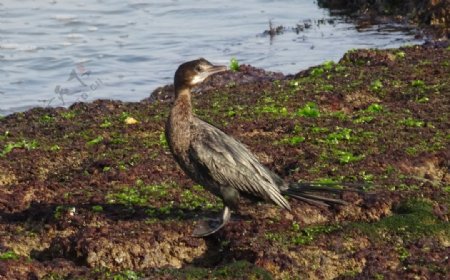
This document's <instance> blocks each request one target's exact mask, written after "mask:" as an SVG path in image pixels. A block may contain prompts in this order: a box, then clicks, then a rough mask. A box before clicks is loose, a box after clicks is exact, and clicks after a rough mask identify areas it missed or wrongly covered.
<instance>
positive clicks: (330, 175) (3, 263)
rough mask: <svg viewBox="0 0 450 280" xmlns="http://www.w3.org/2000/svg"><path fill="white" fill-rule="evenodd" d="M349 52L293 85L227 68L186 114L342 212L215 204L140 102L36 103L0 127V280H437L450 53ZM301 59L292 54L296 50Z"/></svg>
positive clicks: (162, 108)
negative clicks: (229, 209) (357, 189)
mask: <svg viewBox="0 0 450 280" xmlns="http://www.w3.org/2000/svg"><path fill="white" fill-rule="evenodd" d="M439 45H440V46H439V47H436V46H434V45H433V44H428V45H427V46H411V47H405V48H400V49H391V50H383V51H375V50H355V51H350V52H348V53H347V54H346V55H345V56H344V57H343V58H342V60H341V61H340V62H339V63H338V64H334V63H331V62H329V63H324V64H322V65H320V66H317V67H313V68H311V69H308V70H307V71H303V72H300V73H298V74H297V75H293V76H283V75H282V74H279V73H268V72H265V71H263V70H261V69H255V68H253V67H251V66H245V65H241V66H240V69H239V71H238V72H231V71H229V72H227V73H224V74H223V75H220V76H215V77H212V78H211V79H210V80H209V81H208V82H207V83H205V84H204V85H203V86H202V87H201V88H200V89H199V90H198V91H197V93H196V94H195V96H194V106H195V113H196V114H197V115H198V116H200V117H201V118H203V119H205V120H207V121H209V122H211V123H213V124H215V125H217V126H218V127H221V128H223V129H224V130H225V131H226V132H227V133H229V134H231V135H233V136H235V137H236V138H238V139H240V140H241V141H242V142H244V143H245V144H246V145H247V146H248V147H249V148H250V149H251V150H252V151H253V152H254V153H256V155H257V156H258V158H259V159H260V160H261V161H262V162H263V163H264V164H265V165H267V166H268V167H269V168H271V169H272V170H274V171H275V172H277V173H278V174H280V175H281V176H283V177H284V178H286V179H287V180H290V181H298V180H306V181H319V182H330V181H337V182H340V181H346V182H358V183H363V184H364V193H363V194H355V193H352V192H346V193H344V195H343V199H345V200H346V201H348V202H349V204H348V205H346V206H340V207H335V208H330V209H321V208H317V207H314V206H311V205H308V204H305V203H302V202H297V201H293V200H291V204H292V208H293V210H292V212H287V211H285V210H281V209H279V208H277V207H275V206H273V205H268V204H258V205H253V204H249V203H244V205H243V206H242V208H241V210H240V212H239V213H238V214H236V215H235V216H234V219H233V221H232V222H231V223H230V224H229V225H228V226H226V227H225V228H224V229H223V230H221V231H220V232H218V233H217V234H215V235H213V236H211V237H208V238H193V237H191V235H190V234H191V231H192V229H193V227H194V226H195V223H196V222H197V221H199V220H200V219H201V218H202V217H205V216H210V217H212V216H215V215H218V214H219V212H220V209H221V204H220V201H217V200H216V199H214V197H212V196H211V195H210V194H209V193H207V192H206V191H204V190H203V189H202V187H201V186H198V185H195V183H193V182H192V181H191V180H189V179H188V178H187V177H186V176H185V175H184V174H183V173H182V172H181V170H180V169H179V168H178V167H177V165H176V164H175V162H174V161H173V159H172V158H171V155H170V153H169V151H168V149H167V144H166V141H165V139H164V136H163V135H164V134H163V127H164V122H165V119H166V117H167V114H168V110H169V107H170V100H171V95H170V93H171V90H170V87H164V88H160V89H158V90H157V91H156V93H155V96H154V98H153V101H152V102H150V100H147V101H145V102H140V103H125V102H119V101H102V100H100V101H96V102H93V103H88V104H86V103H78V104H75V105H73V106H71V107H70V108H69V109H64V108H56V109H50V108H46V109H43V108H36V109H32V110H30V111H27V112H24V113H16V114H13V115H9V116H7V117H3V118H2V119H1V120H0V153H1V155H0V279H138V278H145V277H147V279H205V278H210V279H271V278H275V279H332V278H336V279H445V277H446V275H447V276H448V274H449V273H450V271H449V270H450V259H449V255H450V248H449V246H450V225H449V221H448V220H449V217H450V214H449V208H450V175H449V153H450V152H449V151H450V149H449V146H450V145H449V143H450V130H449V128H450V125H449V112H450V110H449V108H450V84H449V81H450V48H449V47H445V46H444V47H442V44H439ZM299 55H300V54H299Z"/></svg>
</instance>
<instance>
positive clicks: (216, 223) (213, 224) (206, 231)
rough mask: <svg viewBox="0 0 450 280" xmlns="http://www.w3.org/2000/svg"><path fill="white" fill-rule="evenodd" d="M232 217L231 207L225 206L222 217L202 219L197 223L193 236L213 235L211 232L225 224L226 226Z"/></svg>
mask: <svg viewBox="0 0 450 280" xmlns="http://www.w3.org/2000/svg"><path fill="white" fill-rule="evenodd" d="M230 217H231V211H230V208H228V207H227V206H225V208H224V209H223V213H222V218H221V219H207V220H203V221H200V222H199V223H198V224H197V227H196V228H195V229H194V231H193V232H192V236H194V237H204V236H208V235H211V234H213V233H215V232H217V231H218V230H219V229H221V228H222V227H223V226H225V225H226V224H227V223H228V222H229V221H230Z"/></svg>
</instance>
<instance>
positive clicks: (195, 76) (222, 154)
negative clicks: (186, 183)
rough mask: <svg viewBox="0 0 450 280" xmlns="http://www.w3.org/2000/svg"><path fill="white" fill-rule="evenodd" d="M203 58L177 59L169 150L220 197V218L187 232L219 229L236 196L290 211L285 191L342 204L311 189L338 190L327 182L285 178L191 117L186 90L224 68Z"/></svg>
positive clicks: (234, 205)
mask: <svg viewBox="0 0 450 280" xmlns="http://www.w3.org/2000/svg"><path fill="white" fill-rule="evenodd" d="M227 69H228V68H227V67H226V66H222V65H213V64H212V63H211V62H209V61H207V60H206V59H204V58H199V59H196V60H192V61H188V62H185V63H183V64H181V65H180V66H179V67H178V69H177V70H176V72H175V76H174V91H175V99H174V102H173V104H172V106H171V109H170V113H169V117H168V119H167V122H166V128H165V136H166V139H167V143H168V145H169V149H170V151H171V153H172V155H173V157H174V159H175V161H176V162H177V163H178V165H179V166H180V167H181V169H182V170H183V171H184V172H185V173H186V174H187V175H188V176H189V177H190V178H191V179H193V180H194V181H195V182H197V183H198V184H200V185H202V186H203V187H204V188H205V189H206V190H208V191H209V192H211V193H212V194H214V195H215V196H217V197H219V198H220V199H222V201H223V205H224V208H223V211H222V214H221V217H220V219H216V220H214V219H211V220H209V221H207V220H205V221H203V222H200V223H198V225H197V227H196V228H195V229H194V231H193V233H192V235H193V236H195V237H204V236H208V235H211V234H213V233H215V232H217V231H218V230H220V229H221V228H223V227H224V226H225V225H226V224H227V223H228V222H229V221H230V218H231V213H232V211H235V210H238V206H239V203H240V198H241V197H252V198H253V199H256V200H262V201H266V202H271V203H273V204H276V205H278V206H279V207H281V208H283V209H286V210H288V211H290V210H291V206H290V204H289V202H288V200H287V199H286V197H285V196H288V197H292V198H295V199H298V200H301V201H304V202H307V203H310V204H313V205H316V206H319V207H322V206H329V205H331V204H341V205H345V204H347V203H346V202H345V201H343V200H341V199H338V198H331V197H325V196H321V195H318V194H315V193H314V192H316V191H319V192H327V193H335V194H339V193H340V192H341V190H340V189H337V188H335V187H331V186H321V187H317V186H315V185H314V184H313V183H288V182H286V181H285V180H283V179H282V178H281V177H280V176H278V175H277V174H276V173H274V172H273V171H271V170H269V169H268V168H267V167H265V166H264V165H263V164H261V163H260V162H259V160H258V159H257V158H256V156H255V155H254V154H253V153H252V152H251V151H250V150H249V149H248V148H247V147H246V146H245V145H244V144H243V143H241V142H239V141H238V140H236V139H235V138H233V137H232V136H230V135H228V134H226V133H225V132H223V131H222V130H221V129H219V128H218V127H216V126H214V125H212V124H210V123H208V122H206V121H204V120H201V119H200V118H198V117H196V116H195V115H194V114H193V111H192V109H193V108H192V101H191V97H192V94H191V90H192V89H193V88H194V87H195V86H197V85H199V84H200V83H202V82H203V81H204V80H205V79H206V78H208V77H209V76H211V75H213V74H217V73H220V72H224V71H227Z"/></svg>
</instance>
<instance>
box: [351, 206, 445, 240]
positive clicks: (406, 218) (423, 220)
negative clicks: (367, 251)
mask: <svg viewBox="0 0 450 280" xmlns="http://www.w3.org/2000/svg"><path fill="white" fill-rule="evenodd" d="M350 227H352V228H355V229H358V230H360V231H361V232H363V233H364V234H366V235H368V236H370V237H371V238H376V239H381V240H386V239H387V240H389V238H393V237H394V236H399V237H401V238H402V239H403V240H404V241H409V242H412V241H414V240H417V239H419V238H421V237H424V236H442V237H444V236H447V239H448V236H450V224H449V223H448V222H445V221H442V220H440V219H439V218H437V217H436V216H435V215H434V213H433V204H432V203H431V201H430V200H426V199H410V200H406V201H404V202H403V203H401V204H400V205H399V206H398V207H397V208H396V209H394V214H393V215H392V216H388V217H385V218H382V219H381V220H380V221H378V222H374V223H354V224H352V225H350Z"/></svg>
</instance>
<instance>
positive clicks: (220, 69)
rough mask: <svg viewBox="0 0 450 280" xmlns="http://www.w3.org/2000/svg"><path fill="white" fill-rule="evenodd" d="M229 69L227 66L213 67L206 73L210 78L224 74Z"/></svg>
mask: <svg viewBox="0 0 450 280" xmlns="http://www.w3.org/2000/svg"><path fill="white" fill-rule="evenodd" d="M227 69H228V68H227V67H226V66H225V65H212V66H211V67H209V68H208V69H207V70H206V72H207V75H208V76H211V75H212V74H216V73H219V72H223V71H226V70H227Z"/></svg>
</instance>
